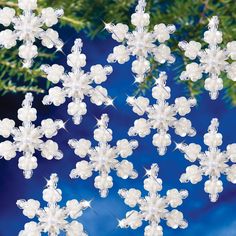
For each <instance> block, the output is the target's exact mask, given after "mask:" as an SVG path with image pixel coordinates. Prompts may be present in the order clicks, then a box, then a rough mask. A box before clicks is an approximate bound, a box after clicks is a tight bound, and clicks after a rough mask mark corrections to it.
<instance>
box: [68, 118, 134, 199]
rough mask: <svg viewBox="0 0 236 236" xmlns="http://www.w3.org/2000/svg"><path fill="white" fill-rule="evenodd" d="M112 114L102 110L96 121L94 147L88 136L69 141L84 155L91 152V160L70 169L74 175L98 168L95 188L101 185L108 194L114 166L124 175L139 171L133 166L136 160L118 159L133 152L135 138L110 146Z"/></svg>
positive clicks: (83, 175)
mask: <svg viewBox="0 0 236 236" xmlns="http://www.w3.org/2000/svg"><path fill="white" fill-rule="evenodd" d="M108 122H109V117H108V115H107V114H103V115H102V117H101V119H100V120H98V121H97V128H96V129H95V130H94V139H95V140H96V141H97V142H98V146H96V147H95V148H92V147H91V142H90V141H89V140H86V139H80V140H76V139H71V140H69V145H70V146H71V148H73V149H74V151H75V154H76V155H77V156H79V157H81V158H85V157H86V156H88V158H89V161H86V160H83V161H79V162H77V164H76V168H75V169H73V170H72V171H71V173H70V177H71V178H81V179H83V180H85V179H88V178H89V177H91V176H92V174H93V171H95V172H98V176H96V178H95V181H94V186H95V188H97V189H99V192H100V195H101V197H106V196H107V195H108V189H110V188H112V186H113V178H112V177H111V176H110V172H111V171H112V170H114V171H116V173H117V176H118V177H120V178H122V179H127V178H132V179H134V178H137V177H138V174H137V172H136V171H135V170H134V169H133V164H132V163H131V162H129V161H127V160H122V161H119V160H118V157H119V156H120V157H121V158H123V159H126V158H127V157H128V156H130V155H132V153H133V150H134V149H136V148H137V147H138V142H137V141H135V140H132V141H128V140H127V139H122V140H119V141H117V143H116V146H114V147H111V145H110V144H109V142H110V141H111V140H112V130H111V129H109V128H108Z"/></svg>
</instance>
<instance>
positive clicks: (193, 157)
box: [177, 118, 236, 202]
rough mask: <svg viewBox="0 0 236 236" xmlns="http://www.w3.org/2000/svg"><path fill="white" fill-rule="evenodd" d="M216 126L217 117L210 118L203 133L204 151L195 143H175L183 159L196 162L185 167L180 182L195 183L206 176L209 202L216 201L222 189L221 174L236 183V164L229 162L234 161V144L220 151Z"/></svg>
mask: <svg viewBox="0 0 236 236" xmlns="http://www.w3.org/2000/svg"><path fill="white" fill-rule="evenodd" d="M218 126H219V122H218V119H216V118H214V119H212V121H211V125H210V126H209V128H208V133H206V134H205V135H204V144H205V145H207V146H208V150H207V151H205V152H203V151H202V150H201V146H200V145H198V144H195V143H190V144H189V145H187V144H185V143H180V144H177V149H179V150H180V151H181V152H183V153H184V157H185V159H187V160H188V161H190V162H192V163H196V162H197V163H198V165H197V164H193V165H191V166H189V167H187V169H186V173H184V174H182V175H181V177H180V182H182V183H187V182H191V183H192V184H197V183H198V182H200V181H202V177H203V176H207V177H208V178H209V180H207V181H206V182H205V188H204V190H205V192H206V193H208V194H209V197H210V200H211V202H216V201H217V199H218V196H219V193H221V192H222V191H223V182H222V181H221V180H220V177H221V175H226V177H227V180H228V181H230V182H232V183H234V184H235V183H236V164H233V165H230V162H233V163H235V162H236V144H230V145H228V146H227V148H226V151H221V150H220V149H219V146H221V145H222V134H220V133H218Z"/></svg>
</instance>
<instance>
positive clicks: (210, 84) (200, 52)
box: [179, 16, 236, 100]
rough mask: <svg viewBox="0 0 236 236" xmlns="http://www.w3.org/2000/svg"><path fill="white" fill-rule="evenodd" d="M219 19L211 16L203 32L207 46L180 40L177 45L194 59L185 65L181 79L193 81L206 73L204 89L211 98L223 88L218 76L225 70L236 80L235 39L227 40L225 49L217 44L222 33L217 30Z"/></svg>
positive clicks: (220, 39)
mask: <svg viewBox="0 0 236 236" xmlns="http://www.w3.org/2000/svg"><path fill="white" fill-rule="evenodd" d="M218 25H219V20H218V17H217V16H213V17H212V18H211V19H210V21H209V24H208V28H209V29H208V30H207V31H206V32H205V33H204V39H203V40H204V42H205V43H207V44H208V47H207V48H205V49H201V48H202V45H201V44H200V43H199V42H195V41H190V42H189V43H188V42H180V43H179V46H180V48H181V49H182V50H184V51H185V52H184V55H185V56H186V57H188V58H189V59H190V60H195V61H196V62H192V63H190V64H188V65H187V66H186V70H185V71H183V72H182V74H181V75H180V79H181V80H188V79H190V80H191V81H193V82H196V81H198V80H200V79H201V78H202V77H203V74H206V75H207V79H206V80H205V89H206V90H207V91H209V94H210V97H211V99H213V100H214V99H217V97H218V94H219V91H220V90H222V89H223V80H222V78H221V77H220V76H221V75H222V73H223V72H226V73H227V75H228V78H229V79H231V80H233V81H236V62H232V63H230V60H236V41H232V42H229V43H228V44H227V46H226V48H225V49H222V48H221V47H220V46H219V44H221V43H222V42H223V34H222V32H221V31H219V30H218Z"/></svg>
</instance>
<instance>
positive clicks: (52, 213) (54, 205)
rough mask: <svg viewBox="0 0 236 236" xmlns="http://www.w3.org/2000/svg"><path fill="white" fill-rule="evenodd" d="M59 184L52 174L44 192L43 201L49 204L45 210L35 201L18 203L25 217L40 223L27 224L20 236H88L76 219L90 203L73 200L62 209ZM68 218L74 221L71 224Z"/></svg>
mask: <svg viewBox="0 0 236 236" xmlns="http://www.w3.org/2000/svg"><path fill="white" fill-rule="evenodd" d="M57 182H58V177H57V174H52V175H51V176H50V179H49V180H48V181H47V186H46V188H45V189H44V191H43V200H44V201H45V202H46V203H47V206H46V207H44V208H40V202H39V201H36V200H34V199H29V200H18V201H17V202H16V204H17V206H18V207H19V208H20V209H22V210H23V215H25V216H26V217H28V218H29V219H34V218H38V221H39V222H38V223H37V222H35V221H30V222H29V223H26V224H25V227H24V230H22V231H20V233H19V236H28V235H31V236H40V235H41V233H47V235H49V236H57V235H60V233H61V232H66V236H87V234H86V233H85V232H84V229H83V225H82V224H81V223H79V222H78V221H76V219H77V218H78V217H80V216H81V215H82V214H83V211H84V210H85V209H87V208H88V207H90V202H88V201H85V200H82V201H80V202H78V201H77V200H76V199H73V200H70V201H67V203H66V207H63V208H60V206H59V205H58V203H59V202H60V201H61V200H62V191H61V190H60V189H58V188H57ZM67 218H71V219H72V221H71V222H69V221H68V220H67Z"/></svg>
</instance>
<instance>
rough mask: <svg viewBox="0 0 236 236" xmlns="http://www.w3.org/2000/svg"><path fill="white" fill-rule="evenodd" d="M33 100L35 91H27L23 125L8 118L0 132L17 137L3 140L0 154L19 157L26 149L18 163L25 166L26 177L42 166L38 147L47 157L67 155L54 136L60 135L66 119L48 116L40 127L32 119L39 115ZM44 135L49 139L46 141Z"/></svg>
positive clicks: (20, 115) (20, 114) (0, 125)
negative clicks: (60, 148)
mask: <svg viewBox="0 0 236 236" xmlns="http://www.w3.org/2000/svg"><path fill="white" fill-rule="evenodd" d="M32 102H33V95H32V94H31V93H27V94H26V95H25V99H24V101H23V103H22V107H21V108H20V109H19V110H18V119H19V120H20V121H22V125H21V126H19V127H15V122H14V121H13V120H11V119H8V118H5V119H3V120H0V136H2V137H4V138H8V139H9V138H10V137H12V139H13V141H10V140H7V141H4V142H1V143H0V158H4V159H5V160H7V161H9V160H11V159H12V158H14V157H16V155H17V152H20V153H22V154H23V155H22V156H21V157H20V158H19V161H18V167H19V169H21V170H23V173H24V177H25V178H27V179H29V178H31V176H32V174H33V170H34V169H36V168H37V166H38V164H37V158H36V157H35V156H34V154H35V152H36V150H37V151H40V152H41V156H42V157H43V158H46V159H47V160H52V159H53V158H55V159H61V158H62V157H63V154H62V152H61V151H60V150H59V149H58V144H57V143H56V142H54V141H52V140H51V139H50V138H52V137H53V136H55V135H57V133H58V130H59V129H62V128H64V123H63V121H62V120H56V121H53V120H52V119H45V120H42V121H41V126H38V127H36V126H35V125H34V124H33V123H32V122H34V121H35V120H36V119H37V110H36V109H35V108H33V107H32ZM44 136H45V137H46V138H47V139H48V140H47V141H43V137H44Z"/></svg>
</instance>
